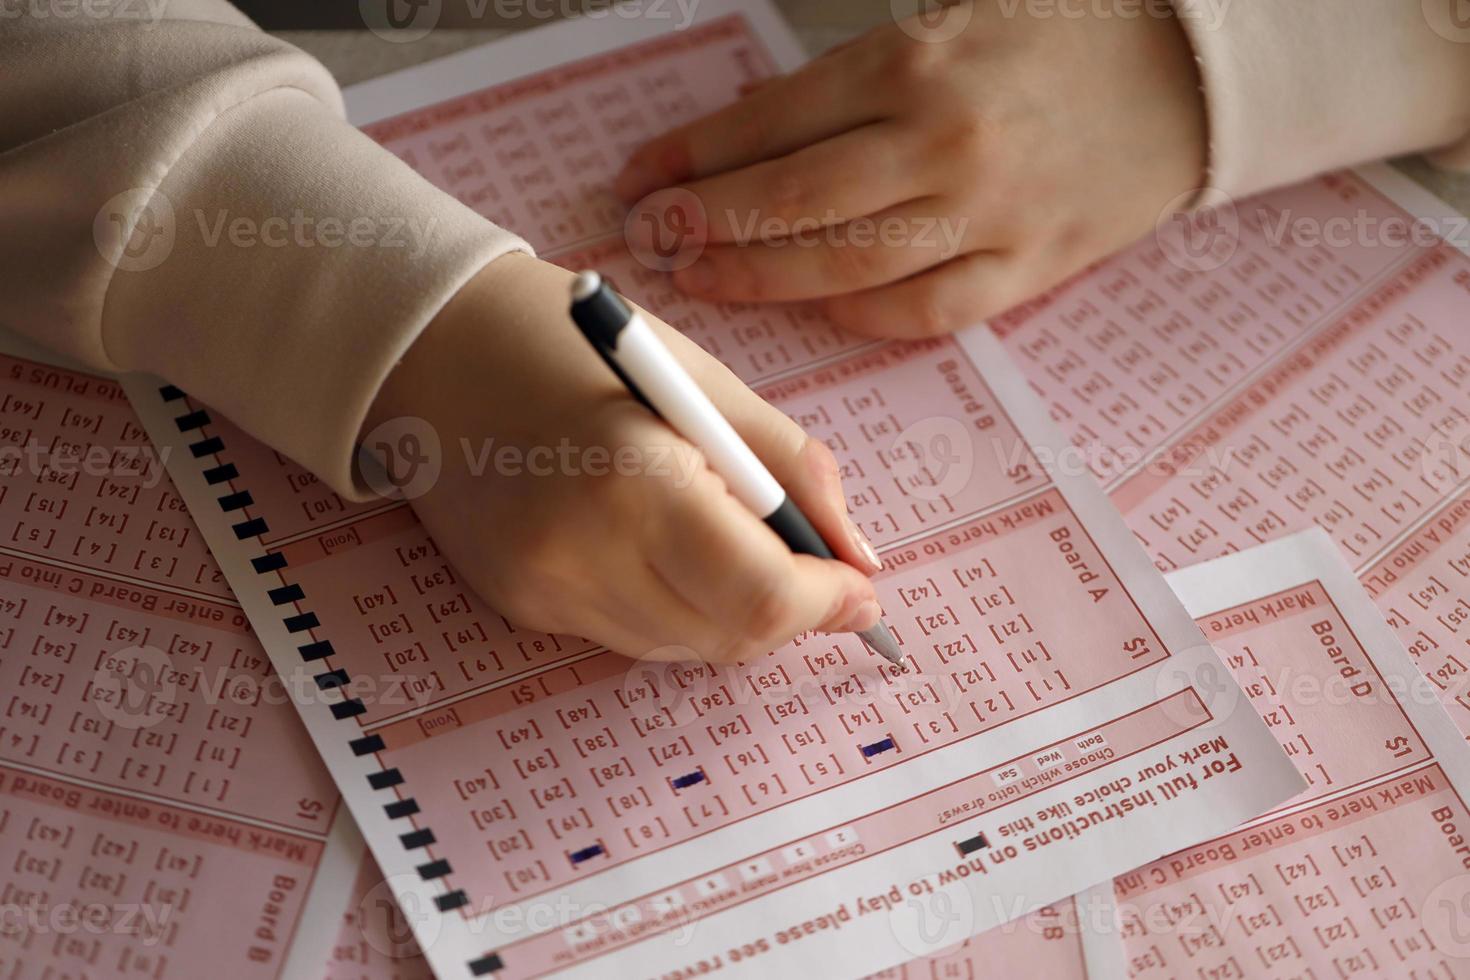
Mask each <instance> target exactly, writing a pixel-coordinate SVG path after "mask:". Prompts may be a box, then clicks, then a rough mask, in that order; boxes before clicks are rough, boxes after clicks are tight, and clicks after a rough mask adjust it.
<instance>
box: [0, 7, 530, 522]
mask: <svg viewBox="0 0 1470 980" xmlns="http://www.w3.org/2000/svg"><path fill="white" fill-rule="evenodd" d="M166 2H167V16H165V17H163V18H162V19H161V20H159V21H158V22H157V23H153V22H151V21H146V20H145V21H139V20H138V19H137V18H136V17H131V16H126V15H127V14H128V12H129V11H130V10H133V9H142V8H144V7H145V6H148V9H152V8H151V5H141V4H131V5H118V6H117V7H115V8H100V9H102V12H103V13H107V12H108V11H111V14H110V15H109V16H98V17H73V18H67V19H61V18H52V17H46V18H37V17H22V18H20V19H19V20H16V21H7V22H6V26H5V27H4V29H3V30H0V65H3V66H4V68H3V69H0V78H3V79H4V84H3V85H0V213H4V214H5V215H6V227H5V229H4V233H3V234H0V268H3V269H5V270H6V273H7V275H6V288H5V289H4V290H0V325H3V326H7V327H12V328H15V329H18V330H19V331H20V332H22V333H24V334H27V335H29V336H30V337H32V338H34V339H35V340H37V341H39V342H41V343H44V344H47V345H49V346H50V347H51V348H52V349H54V350H56V351H58V352H59V353H62V354H65V355H67V356H70V357H72V358H75V359H78V360H80V361H82V362H84V363H86V364H88V365H91V366H93V367H95V368H99V369H105V370H120V371H131V370H145V371H150V372H153V373H155V374H158V375H161V376H163V377H165V378H166V379H168V380H169V381H171V382H173V383H175V384H177V385H179V386H180V387H182V388H184V389H185V390H186V391H188V392H189V393H190V394H192V395H195V396H197V397H198V398H200V399H201V400H203V401H204V402H206V403H208V404H210V405H211V406H212V407H214V408H216V409H218V410H219V411H220V412H222V413H223V414H224V415H226V416H228V417H229V418H231V419H232V420H233V421H234V422H236V423H237V424H238V425H240V426H242V427H243V428H244V429H246V430H247V431H249V432H250V433H251V434H252V435H254V436H256V437H258V438H260V439H261V440H263V441H264V442H266V443H269V444H270V445H271V446H273V447H275V448H276V449H278V450H280V451H281V452H283V453H285V454H286V455H288V456H290V457H292V458H293V459H295V460H296V461H297V462H299V463H301V464H303V465H304V466H306V467H308V468H310V469H311V470H313V471H314V472H316V473H317V474H318V475H319V476H321V477H322V478H323V479H325V480H326V481H327V482H328V483H330V484H331V486H332V487H333V488H334V489H336V490H338V491H339V492H341V493H343V494H346V495H348V496H351V497H353V498H361V497H363V496H366V494H365V493H364V489H365V488H362V487H359V486H357V485H355V484H354V476H353V466H352V463H353V457H354V455H355V451H354V450H355V440H356V438H357V436H358V429H359V427H360V426H361V424H362V421H363V419H364V418H365V416H366V413H367V409H368V407H369V405H370V404H371V402H372V400H373V398H374V397H375V396H376V394H377V392H378V390H379V388H380V387H381V385H382V383H383V380H384V378H385V377H386V376H387V374H388V372H389V371H391V370H392V369H393V367H394V365H395V364H396V363H397V362H398V360H399V359H400V358H401V356H402V355H403V353H404V351H405V350H406V349H407V348H408V346H409V345H410V344H412V343H413V342H414V340H415V339H416V338H417V337H418V335H419V333H420V331H421V330H422V329H423V328H424V326H425V325H426V324H427V323H428V322H429V321H430V320H431V319H432V318H433V317H434V315H435V314H436V313H437V312H438V311H439V309H440V308H441V307H442V306H444V304H445V303H446V302H448V300H449V299H450V297H452V296H453V295H454V294H455V292H456V291H457V290H458V289H459V288H460V286H461V285H463V284H464V283H465V282H466V280H468V279H469V278H470V277H471V276H473V275H474V274H475V273H476V272H477V271H478V270H479V269H481V268H482V267H483V266H484V265H485V264H486V263H488V262H490V261H492V260H493V259H495V258H496V257H498V256H500V255H502V254H504V253H505V252H507V251H511V250H522V251H530V249H529V248H528V247H527V246H526V244H525V243H524V242H523V241H522V240H521V239H519V238H517V237H516V236H515V235H512V234H511V233H509V232H507V231H504V230H502V229H500V228H497V227H495V226H494V225H493V224H491V223H490V222H488V221H486V220H485V219H484V218H482V217H480V216H479V215H477V214H476V213H475V212H473V211H472V210H470V209H469V208H467V207H465V206H464V205H462V204H461V203H459V202H458V201H457V200H455V199H454V198H452V197H450V196H449V195H447V194H445V193H443V192H441V191H439V190H437V189H435V188H434V187H433V186H431V185H430V184H429V183H428V182H427V181H425V180H424V179H422V178H421V177H419V176H418V175H417V174H415V173H414V172H413V171H412V170H410V169H409V168H408V167H407V166H406V165H404V164H403V163H402V162H400V161H399V160H398V159H397V158H396V157H394V156H393V154H391V153H389V152H388V151H387V150H385V149H383V148H381V147H379V146H378V145H376V144H375V143H374V142H373V141H372V140H370V139H368V138H367V137H366V136H364V135H363V134H362V133H360V132H359V131H358V130H356V129H355V128H354V127H352V126H351V125H349V124H348V123H347V122H346V121H345V120H344V119H343V117H342V103H341V95H340V93H339V92H338V90H337V86H336V84H335V82H334V81H333V80H332V78H331V76H330V75H329V74H328V73H327V72H326V70H325V69H324V68H323V67H322V66H321V65H320V64H318V63H317V62H315V61H314V60H312V59H311V58H309V57H307V56H306V55H305V54H303V53H302V52H300V51H298V50H296V49H294V48H292V47H290V46H289V45H287V44H285V43H284V42H282V41H279V40H277V39H275V38H271V37H269V36H267V35H265V34H262V33H261V32H259V31H257V30H256V29H255V28H254V27H253V26H252V25H250V23H249V22H248V21H246V20H245V19H244V18H243V17H241V16H240V15H239V14H238V12H236V11H235V10H234V9H233V8H231V7H230V6H229V5H228V4H227V3H224V2H223V0H166Z"/></svg>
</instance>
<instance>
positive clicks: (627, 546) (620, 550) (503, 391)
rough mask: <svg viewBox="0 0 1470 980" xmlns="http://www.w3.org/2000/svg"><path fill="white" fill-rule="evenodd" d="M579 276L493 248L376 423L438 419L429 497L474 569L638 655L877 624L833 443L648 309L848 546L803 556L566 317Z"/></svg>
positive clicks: (549, 616)
mask: <svg viewBox="0 0 1470 980" xmlns="http://www.w3.org/2000/svg"><path fill="white" fill-rule="evenodd" d="M571 280H572V276H571V274H570V273H568V272H566V271H565V270H562V269H559V268H557V267H556V266H553V265H550V264H548V263H545V262H542V261H540V260H537V259H534V258H531V257H529V256H525V255H508V256H504V257H502V258H500V259H497V260H496V261H494V262H492V263H491V264H490V265H489V266H487V267H486V268H485V269H484V270H483V271H482V272H481V273H480V274H479V275H478V276H477V277H476V278H475V279H474V280H473V281H472V282H471V283H470V284H469V285H468V286H466V287H465V289H463V290H462V291H461V292H460V293H459V294H458V295H457V296H456V297H455V299H454V300H453V301H452V302H451V303H450V304H449V305H448V306H447V307H445V309H444V310H443V311H442V312H441V313H440V314H439V316H438V317H436V318H435V320H434V321H433V322H432V323H431V324H430V325H429V326H428V328H427V329H426V330H425V332H424V334H423V335H422V336H421V337H420V338H419V339H418V340H417V341H416V342H415V343H414V344H413V346H412V347H411V348H410V349H409V352H408V354H407V355H406V356H405V358H404V360H403V362H402V363H401V364H400V365H399V366H398V368H397V369H395V371H394V372H393V374H392V375H390V377H389V379H388V382H387V384H386V385H385V386H384V388H383V390H382V391H381V393H380V394H379V396H378V399H377V401H376V402H375V404H374V406H373V409H372V412H371V413H370V416H369V418H368V421H367V423H366V425H365V427H364V431H372V430H373V429H375V428H377V427H378V426H380V425H382V424H383V423H384V422H386V421H388V420H390V419H394V418H400V417H413V418H421V419H424V420H425V421H427V422H428V423H429V424H430V425H431V426H433V427H434V429H435V431H436V432H437V434H438V435H439V439H440V443H441V445H442V448H443V452H442V456H443V459H442V472H441V474H440V476H439V478H438V480H437V481H436V482H435V483H434V485H433V486H432V487H431V488H430V489H428V491H427V492H426V493H423V494H422V495H420V496H417V497H415V498H414V499H413V501H412V503H413V506H414V509H415V510H416V511H417V513H418V515H419V517H420V519H421V520H422V521H423V523H424V525H425V527H426V528H427V529H428V531H429V532H430V534H432V535H433V538H434V540H435V542H436V543H437V544H438V545H439V547H440V548H441V549H442V550H443V551H444V552H445V554H446V556H447V557H448V558H449V559H450V560H451V561H452V562H453V563H454V566H455V567H456V569H457V570H458V571H459V572H460V573H461V574H462V575H464V576H465V577H466V578H467V579H468V580H469V584H470V585H471V586H472V587H473V588H475V590H476V591H478V592H479V594H480V595H481V596H483V597H484V598H485V599H486V600H487V601H488V602H489V603H490V605H491V606H492V607H494V608H495V609H496V610H497V611H498V612H500V613H502V614H503V615H504V616H506V618H507V619H509V620H510V621H511V622H512V623H514V624H516V625H518V626H524V627H528V628H533V629H539V630H545V631H548V632H559V633H569V634H574V635H579V636H585V637H588V638H590V639H593V640H597V641H599V642H601V643H604V644H606V645H607V646H609V647H611V648H612V649H614V650H617V651H619V652H621V653H624V654H627V655H629V656H634V657H651V658H657V659H665V660H670V659H672V660H685V659H692V658H699V659H704V660H711V661H718V662H731V661H736V660H748V659H750V658H752V657H755V656H758V655H760V654H763V653H765V652H766V651H768V650H771V649H773V648H774V647H777V646H779V645H781V644H783V643H785V642H787V641H788V640H790V639H792V638H793V637H795V636H797V635H799V634H801V633H803V632H806V631H808V630H821V631H844V632H845V631H853V630H860V629H867V628H870V627H872V626H873V625H874V624H876V623H877V621H878V619H879V616H880V609H879V605H878V601H877V597H876V595H875V593H874V591H873V586H872V583H871V582H869V581H868V578H867V576H866V575H865V574H864V573H865V572H866V573H868V574H871V573H872V572H874V571H876V570H877V568H878V563H877V560H876V556H875V555H874V554H873V552H872V548H871V546H870V545H868V544H867V542H866V540H865V539H864V538H863V537H862V535H861V534H860V533H859V532H858V530H857V528H856V527H855V526H854V525H853V524H852V523H851V521H850V520H849V518H848V517H847V512H846V506H845V502H844V498H843V492H842V487H841V484H840V482H839V479H838V474H837V466H836V462H835V460H834V459H833V457H832V454H831V453H830V452H829V451H828V450H827V448H826V447H825V446H824V445H822V444H821V443H819V442H817V441H815V440H813V439H810V438H808V437H807V436H806V435H805V434H804V433H803V432H802V431H801V429H800V428H799V427H798V426H797V425H796V424H795V423H794V422H792V421H791V420H790V419H788V418H787V417H786V416H785V415H783V414H782V413H781V412H779V411H778V410H776V409H775V408H773V407H771V406H770V405H768V404H767V403H766V402H765V401H763V400H762V399H761V398H760V397H759V396H758V395H756V394H755V393H754V392H752V391H751V390H750V389H749V388H747V387H746V386H745V385H744V384H742V383H741V382H740V381H739V380H738V379H737V378H735V377H734V376H733V375H732V374H730V373H729V371H727V370H726V369H725V368H724V366H723V365H721V364H720V363H719V362H717V361H716V360H714V359H713V358H712V357H710V356H709V355H708V354H706V353H705V352H704V351H703V350H701V349H700V348H699V347H698V346H697V345H695V344H694V343H693V342H691V341H689V340H687V339H686V338H684V337H683V336H681V335H680V334H679V333H678V332H677V331H674V330H673V329H671V328H669V327H667V326H666V325H664V324H662V323H660V322H659V321H657V320H656V319H655V318H653V317H648V319H649V321H650V323H651V324H652V325H653V327H654V328H655V330H657V331H658V332H659V334H660V336H661V338H662V339H663V341H664V342H665V343H666V344H667V345H668V346H669V347H670V348H671V349H672V350H673V351H674V353H675V355H676V356H677V357H678V358H679V360H680V361H681V362H682V364H683V365H684V367H685V368H686V369H687V370H688V371H689V373H690V374H691V375H692V376H693V377H694V378H695V380H696V381H698V383H699V384H700V387H702V388H703V389H704V390H705V392H706V393H707V394H708V395H709V396H710V397H711V399H712V400H713V401H714V402H715V404H716V406H717V407H718V408H719V409H720V411H721V412H722V413H723V414H724V415H725V417H726V418H728V419H729V420H730V422H731V423H732V424H733V425H734V427H735V429H736V430H737V431H738V432H739V433H740V435H741V436H742V437H743V438H744V439H745V441H746V442H747V443H749V444H750V446H751V448H752V449H753V450H754V451H755V453H756V454H757V455H758V456H759V457H760V458H761V459H762V460H763V461H764V462H765V464H766V466H767V467H768V468H769V469H770V470H771V471H772V473H773V475H774V476H775V477H776V478H777V479H778V480H779V481H780V482H781V483H782V485H783V486H785V488H786V490H787V491H788V492H789V494H790V495H791V497H792V499H793V500H795V501H796V502H797V504H798V505H799V506H800V507H801V508H802V509H803V510H804V511H806V513H807V515H808V516H809V517H810V518H811V520H812V522H813V524H814V525H815V526H816V527H817V529H818V530H819V531H820V532H821V533H822V536H823V537H824V538H826V539H827V541H828V542H829V544H830V545H831V546H832V548H833V550H834V552H836V554H837V556H838V557H839V558H841V559H842V561H823V560H820V559H817V558H811V557H808V556H804V555H793V554H792V553H791V551H790V550H789V549H788V548H787V547H786V545H784V544H783V543H782V542H781V540H780V539H779V538H778V537H777V536H776V535H775V534H774V533H773V532H772V531H771V530H770V529H769V528H767V527H766V526H765V525H764V524H763V523H762V522H761V520H760V519H759V518H757V517H755V516H754V515H752V514H751V513H750V512H749V511H748V510H746V509H745V508H744V507H743V506H742V505H741V504H740V503H739V502H738V501H737V500H736V499H735V498H734V497H733V496H731V495H730V494H729V493H728V492H727V491H726V488H725V486H724V484H723V483H722V482H721V481H720V479H719V478H718V477H717V476H715V475H714V474H713V473H711V472H710V471H709V470H708V468H707V467H706V466H705V465H704V461H703V459H702V458H701V457H700V454H699V453H698V452H697V451H695V449H694V448H693V447H692V446H690V445H689V444H688V443H686V442H684V440H682V439H680V438H679V437H678V436H677V435H675V434H674V433H673V432H672V431H671V430H670V429H669V428H668V427H667V426H666V425H665V424H664V423H663V422H661V421H660V420H658V419H657V418H656V417H654V415H653V414H652V413H650V412H649V411H648V410H647V409H645V408H644V407H643V406H642V405H640V404H638V403H637V402H636V401H634V400H633V399H632V398H631V397H630V396H629V395H628V393H627V391H626V390H625V389H624V388H623V386H622V385H621V384H620V383H619V382H618V380H617V379H616V378H615V377H614V376H613V374H612V373H611V372H610V371H609V370H608V368H607V366H606V365H604V364H603V363H602V362H601V361H600V360H599V359H598V357H597V355H596V354H595V353H594V352H593V350H592V349H591V348H590V347H589V346H588V345H587V343H586V342H585V341H584V340H583V339H582V337H581V336H580V335H579V334H578V332H577V330H576V328H575V327H574V326H573V324H572V322H571V320H570V319H569V317H568V315H567V302H568V288H569V285H570V283H571ZM492 439H493V442H490V441H489V440H492ZM507 447H509V448H510V449H511V450H512V452H511V457H510V458H512V459H514V460H516V461H517V462H516V465H515V466H514V467H510V468H507V467H506V466H504V465H502V463H501V462H497V459H500V460H502V461H503V460H504V459H505V458H506V457H504V456H498V453H499V451H500V450H502V449H506V448H507ZM538 447H542V448H541V449H540V451H539V453H538V452H533V451H536V450H537V449H538ZM477 460H478V462H479V463H480V464H484V466H483V470H481V472H478V473H477V472H476V469H478V468H479V467H478V466H477V465H472V464H474V463H475V461H477ZM535 460H540V461H541V462H540V463H539V464H538V463H535V462H534V461H535Z"/></svg>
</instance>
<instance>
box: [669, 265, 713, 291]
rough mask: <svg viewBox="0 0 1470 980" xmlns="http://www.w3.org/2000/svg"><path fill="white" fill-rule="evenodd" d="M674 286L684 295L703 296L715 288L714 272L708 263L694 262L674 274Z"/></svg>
mask: <svg viewBox="0 0 1470 980" xmlns="http://www.w3.org/2000/svg"><path fill="white" fill-rule="evenodd" d="M674 285H675V286H678V287H679V288H680V289H681V290H683V291H684V292H686V293H692V294H693V295H695V296H703V295H705V294H706V293H709V292H710V291H711V290H713V289H714V288H715V272H714V270H713V269H711V268H710V267H709V263H708V262H695V263H694V264H693V265H691V266H689V267H688V268H686V269H680V270H678V271H677V272H675V273H674Z"/></svg>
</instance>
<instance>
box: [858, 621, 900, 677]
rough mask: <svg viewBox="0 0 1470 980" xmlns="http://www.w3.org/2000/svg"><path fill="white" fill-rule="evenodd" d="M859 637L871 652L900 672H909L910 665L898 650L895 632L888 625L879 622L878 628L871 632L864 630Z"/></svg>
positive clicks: (875, 627)
mask: <svg viewBox="0 0 1470 980" xmlns="http://www.w3.org/2000/svg"><path fill="white" fill-rule="evenodd" d="M858 636H860V637H862V639H863V642H864V643H866V644H867V645H868V649H869V650H872V651H873V652H874V653H876V654H877V655H878V656H880V657H882V658H883V659H884V660H886V661H888V662H889V663H891V664H893V665H894V666H895V667H897V668H899V669H900V670H905V671H906V670H908V665H907V664H905V663H904V659H903V651H902V650H900V649H899V648H898V640H897V639H895V638H894V636H893V631H892V630H890V629H889V628H888V626H887V624H886V623H882V622H879V623H878V625H877V626H874V627H873V628H872V629H870V630H863V631H862V632H861V633H859V634H858Z"/></svg>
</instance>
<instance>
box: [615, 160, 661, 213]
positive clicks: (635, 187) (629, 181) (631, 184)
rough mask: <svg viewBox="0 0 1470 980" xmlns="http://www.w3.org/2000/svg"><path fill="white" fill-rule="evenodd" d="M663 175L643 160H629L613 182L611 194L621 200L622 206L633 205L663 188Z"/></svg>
mask: <svg viewBox="0 0 1470 980" xmlns="http://www.w3.org/2000/svg"><path fill="white" fill-rule="evenodd" d="M665 183H666V181H665V178H664V175H663V174H662V173H660V172H659V171H658V169H657V168H656V167H653V166H651V165H650V164H648V163H647V162H645V161H643V160H638V159H633V160H629V161H628V163H627V165H626V166H625V167H623V172H622V173H620V174H618V176H617V178H616V179H615V180H614V181H613V193H614V194H616V195H617V196H618V197H620V198H622V200H623V203H624V204H633V203H635V202H637V201H640V200H642V199H643V198H645V197H647V196H648V195H649V194H651V193H653V192H654V191H656V190H658V189H659V188H660V187H663V186H664V184H665Z"/></svg>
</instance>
